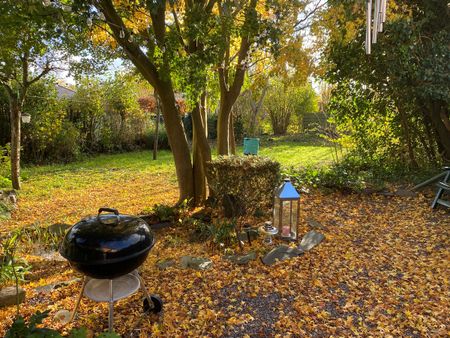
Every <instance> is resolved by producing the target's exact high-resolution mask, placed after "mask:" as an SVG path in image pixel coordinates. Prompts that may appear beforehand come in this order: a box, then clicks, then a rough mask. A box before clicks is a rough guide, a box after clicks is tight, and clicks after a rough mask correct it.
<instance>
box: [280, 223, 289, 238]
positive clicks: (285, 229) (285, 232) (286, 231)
mask: <svg viewBox="0 0 450 338" xmlns="http://www.w3.org/2000/svg"><path fill="white" fill-rule="evenodd" d="M281 235H282V236H284V237H289V236H290V235H291V227H290V226H289V225H283V228H282V230H281Z"/></svg>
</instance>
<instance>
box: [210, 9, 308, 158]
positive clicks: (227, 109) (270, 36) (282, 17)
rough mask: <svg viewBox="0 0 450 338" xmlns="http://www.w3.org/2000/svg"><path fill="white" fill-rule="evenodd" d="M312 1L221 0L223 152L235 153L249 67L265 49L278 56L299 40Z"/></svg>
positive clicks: (219, 139)
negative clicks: (236, 113) (238, 107)
mask: <svg viewBox="0 0 450 338" xmlns="http://www.w3.org/2000/svg"><path fill="white" fill-rule="evenodd" d="M310 3H311V1H307V0H305V1H300V0H297V1H292V0H290V1H289V0H286V1H274V2H272V1H257V0H248V1H231V0H224V1H219V3H218V6H219V13H220V25H221V28H220V29H221V31H222V32H223V34H222V36H223V43H222V44H221V46H222V48H221V51H220V56H219V62H218V66H217V68H218V80H219V88H220V103H219V112H218V121H217V149H218V153H219V154H221V155H229V154H230V153H233V150H234V135H233V127H232V126H233V115H232V114H231V112H232V108H233V105H234V104H235V102H236V100H237V98H238V96H239V94H240V92H241V89H242V86H243V84H244V78H245V75H246V72H247V70H249V69H250V68H251V67H252V66H254V63H255V62H256V63H257V62H259V61H260V60H258V58H257V57H254V56H255V54H259V55H260V54H261V52H262V51H265V54H266V55H269V57H271V58H276V57H278V56H279V55H280V50H281V49H282V48H286V47H287V46H288V45H289V44H291V43H293V42H294V41H296V40H297V39H298V30H297V28H299V27H300V23H301V22H303V21H304V17H302V16H301V15H300V14H301V13H304V11H305V10H306V8H307V6H308V5H309V4H310ZM310 11H311V10H308V12H310ZM313 11H314V10H312V11H311V12H313ZM300 54H301V53H300ZM252 56H253V57H254V58H253V61H252ZM255 60H256V61H255ZM263 60H264V58H263Z"/></svg>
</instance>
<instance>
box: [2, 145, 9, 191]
mask: <svg viewBox="0 0 450 338" xmlns="http://www.w3.org/2000/svg"><path fill="white" fill-rule="evenodd" d="M9 154H10V146H9V144H7V145H6V146H4V147H2V146H0V188H6V187H10V186H11V180H10V179H9V177H10V175H11V158H10V157H9Z"/></svg>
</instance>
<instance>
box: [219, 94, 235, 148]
mask: <svg viewBox="0 0 450 338" xmlns="http://www.w3.org/2000/svg"><path fill="white" fill-rule="evenodd" d="M226 96H227V95H226V94H221V97H220V106H219V114H218V117H217V152H218V154H219V155H230V115H231V108H232V106H233V104H230V103H229V102H228V100H227V97H226Z"/></svg>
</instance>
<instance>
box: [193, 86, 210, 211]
mask: <svg viewBox="0 0 450 338" xmlns="http://www.w3.org/2000/svg"><path fill="white" fill-rule="evenodd" d="M205 99H206V96H205V95H204V94H203V95H202V97H201V98H200V102H199V103H197V105H196V106H195V108H194V109H193V111H192V157H193V175H194V201H195V204H196V205H201V204H203V202H204V201H205V200H206V198H207V197H208V189H207V182H206V162H208V161H211V149H210V146H209V143H208V139H207V134H206V124H207V118H206V116H205V113H206V110H205V107H204V104H205V101H206V100H205Z"/></svg>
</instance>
